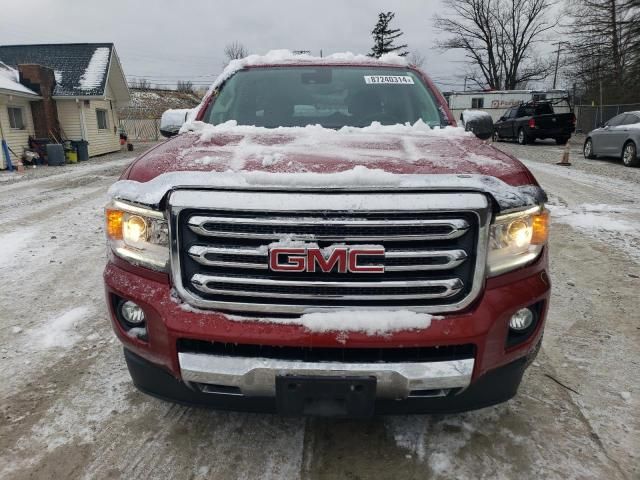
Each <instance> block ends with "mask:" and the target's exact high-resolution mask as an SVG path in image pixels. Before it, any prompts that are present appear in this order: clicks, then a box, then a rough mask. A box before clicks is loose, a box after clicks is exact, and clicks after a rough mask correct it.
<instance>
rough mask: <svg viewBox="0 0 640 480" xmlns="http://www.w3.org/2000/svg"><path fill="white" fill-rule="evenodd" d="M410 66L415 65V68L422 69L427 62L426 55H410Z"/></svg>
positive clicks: (417, 53)
mask: <svg viewBox="0 0 640 480" xmlns="http://www.w3.org/2000/svg"><path fill="white" fill-rule="evenodd" d="M408 59H409V64H410V65H413V66H415V67H418V68H420V67H422V66H423V65H424V62H426V61H427V59H426V57H425V56H424V55H422V54H421V53H420V52H411V53H410V54H409V57H408Z"/></svg>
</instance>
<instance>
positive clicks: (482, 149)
mask: <svg viewBox="0 0 640 480" xmlns="http://www.w3.org/2000/svg"><path fill="white" fill-rule="evenodd" d="M197 123H199V122H197ZM427 128H428V127H427ZM356 166H363V167H366V168H367V169H375V170H382V171H384V172H388V173H393V174H401V175H433V174H457V175H486V176H491V177H495V178H498V179H500V180H502V181H503V182H505V183H507V184H509V185H512V186H519V185H535V184H536V182H535V180H534V178H533V176H532V175H531V174H530V173H529V171H528V170H527V169H526V167H525V166H524V165H522V163H520V162H519V161H518V160H517V159H515V158H513V157H511V156H509V155H507V154H505V153H503V152H501V151H499V150H497V149H496V148H494V147H493V146H491V145H489V144H487V143H486V142H482V141H480V140H478V139H476V138H475V137H474V136H473V135H471V134H469V133H467V132H464V131H463V130H462V129H460V128H454V127H447V128H446V129H442V130H440V131H438V130H431V131H422V130H417V131H416V129H415V128H414V127H404V126H396V127H381V126H378V128H373V127H366V128H363V129H356V128H349V129H342V130H339V131H334V130H327V129H324V128H321V127H319V126H316V127H304V128H278V129H265V128H257V127H236V128H219V127H212V126H210V125H206V126H200V128H199V129H197V130H196V131H192V132H188V133H183V134H181V135H179V136H177V137H175V138H173V139H171V140H168V141H166V142H164V143H162V144H160V145H159V146H157V147H156V148H154V149H152V150H151V151H149V152H148V153H146V154H144V155H142V156H141V157H140V158H139V159H138V160H137V161H136V162H135V163H134V164H133V165H132V166H131V167H130V168H129V170H128V171H127V172H126V173H125V176H124V177H123V178H127V179H129V180H135V181H138V182H147V181H149V180H152V179H154V178H155V177H157V176H159V175H162V174H164V173H168V172H181V171H200V172H228V171H233V172H241V171H242V172H255V171H260V172H265V173H267V172H269V173H274V174H291V173H294V174H298V173H309V172H311V173H319V174H331V173H339V172H345V171H348V170H352V169H353V168H354V167H356Z"/></svg>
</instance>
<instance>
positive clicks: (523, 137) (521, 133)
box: [518, 128, 530, 145]
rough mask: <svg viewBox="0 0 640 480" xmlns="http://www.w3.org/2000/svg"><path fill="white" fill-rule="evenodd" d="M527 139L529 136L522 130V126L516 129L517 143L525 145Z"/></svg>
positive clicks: (527, 141)
mask: <svg viewBox="0 0 640 480" xmlns="http://www.w3.org/2000/svg"><path fill="white" fill-rule="evenodd" d="M529 141H530V140H529V137H528V136H527V132H525V131H524V128H521V129H520V130H518V143H519V144H520V145H526V144H527V143H529Z"/></svg>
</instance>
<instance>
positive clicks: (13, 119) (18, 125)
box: [7, 107, 24, 130]
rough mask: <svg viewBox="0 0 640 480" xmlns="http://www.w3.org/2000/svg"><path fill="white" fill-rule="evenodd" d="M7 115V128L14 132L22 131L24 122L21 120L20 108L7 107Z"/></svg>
mask: <svg viewBox="0 0 640 480" xmlns="http://www.w3.org/2000/svg"><path fill="white" fill-rule="evenodd" d="M7 111H8V113H9V126H10V127H11V128H15V129H16V130H24V120H23V118H22V108H20V107H8V108H7Z"/></svg>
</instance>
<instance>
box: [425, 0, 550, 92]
mask: <svg viewBox="0 0 640 480" xmlns="http://www.w3.org/2000/svg"><path fill="white" fill-rule="evenodd" d="M551 1H552V0H447V1H446V2H445V6H446V8H447V13H446V14H444V15H435V16H434V25H435V27H436V28H437V29H438V30H440V31H441V32H443V33H444V34H446V35H447V37H446V38H445V39H444V40H442V41H441V42H439V43H438V47H439V48H441V49H443V50H456V49H458V50H462V51H463V52H464V53H465V56H466V57H467V58H468V59H469V60H470V61H471V72H470V74H469V75H468V77H469V78H470V79H471V80H472V81H473V82H475V83H476V84H477V85H478V86H480V87H488V88H492V89H506V90H513V89H515V88H518V87H520V86H522V85H526V83H527V82H530V81H535V80H542V79H544V78H546V77H547V76H548V75H549V72H550V71H551V63H552V62H545V61H541V60H539V59H537V58H536V57H535V55H534V54H535V49H534V47H535V44H536V42H538V41H540V40H543V38H544V34H545V33H547V32H549V30H551V29H552V28H554V27H555V26H556V25H557V22H556V21H552V20H549V19H548V18H547V13H548V10H549V8H550V6H551Z"/></svg>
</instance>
